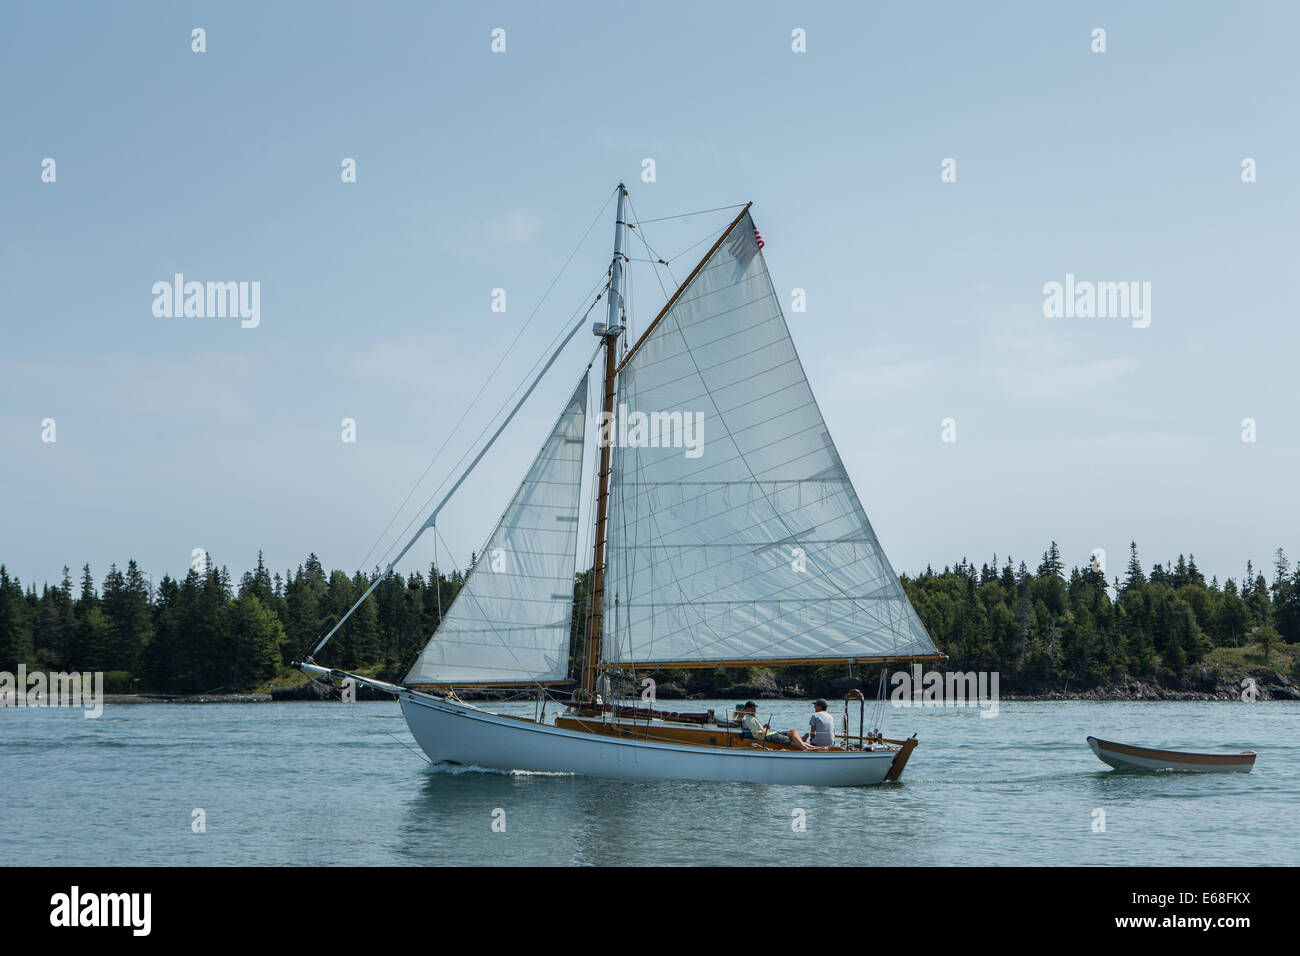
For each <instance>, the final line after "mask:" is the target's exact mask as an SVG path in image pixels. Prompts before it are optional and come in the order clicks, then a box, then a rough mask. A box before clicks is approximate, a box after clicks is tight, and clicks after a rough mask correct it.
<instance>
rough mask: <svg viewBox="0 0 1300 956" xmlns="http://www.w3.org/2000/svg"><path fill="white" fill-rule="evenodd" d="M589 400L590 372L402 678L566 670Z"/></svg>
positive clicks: (500, 676)
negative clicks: (453, 598) (437, 626)
mask: <svg viewBox="0 0 1300 956" xmlns="http://www.w3.org/2000/svg"><path fill="white" fill-rule="evenodd" d="M586 408H587V376H585V375H584V376H583V378H582V381H581V382H580V383H579V385H578V388H577V389H576V390H575V391H574V393H573V397H572V398H570V399H569V401H568V404H567V405H566V406H565V409H564V412H563V413H562V414H561V415H560V418H559V421H557V422H556V424H555V428H554V429H553V430H552V431H551V436H550V438H548V439H547V440H546V444H545V445H544V446H542V450H541V452H540V453H539V454H538V456H537V458H536V460H534V461H533V464H532V467H530V468H529V469H528V473H527V474H526V475H525V476H524V480H523V483H522V484H521V485H520V486H519V490H518V491H517V492H515V496H514V499H513V500H512V501H511V502H510V506H509V507H508V508H506V511H505V514H504V515H502V516H501V521H500V523H498V524H497V527H496V530H495V531H493V532H492V537H491V538H490V539H489V540H488V543H487V545H486V546H485V547H484V549H483V552H482V553H481V554H479V555H478V562H477V564H476V565H475V566H474V568H473V570H472V571H470V573H469V575H468V577H467V578H466V580H465V583H464V585H463V586H462V587H461V590H460V592H459V593H458V594H457V595H456V598H455V600H454V601H452V603H451V606H450V607H449V608H448V609H447V612H446V614H445V615H444V617H443V620H442V623H441V625H440V626H439V628H438V630H437V632H436V633H435V634H434V635H433V637H432V638H431V639H430V640H429V643H428V644H427V645H426V646H425V648H424V651H423V652H422V653H421V654H420V657H419V658H418V659H417V660H416V662H415V665H414V666H413V667H412V668H411V671H410V673H409V674H407V675H406V679H405V683H406V684H408V685H409V684H474V683H532V682H534V681H555V680H564V679H565V678H566V677H567V676H568V670H569V625H570V620H571V618H572V616H573V563H574V555H575V553H576V547H577V541H578V503H579V497H580V495H581V493H582V461H583V437H584V431H585V428H586Z"/></svg>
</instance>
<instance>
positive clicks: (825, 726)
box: [808, 699, 835, 747]
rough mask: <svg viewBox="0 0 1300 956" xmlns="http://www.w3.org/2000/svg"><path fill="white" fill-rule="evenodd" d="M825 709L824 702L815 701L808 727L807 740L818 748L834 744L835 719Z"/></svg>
mask: <svg viewBox="0 0 1300 956" xmlns="http://www.w3.org/2000/svg"><path fill="white" fill-rule="evenodd" d="M826 708H827V704H826V701H824V700H821V699H818V700H817V701H815V702H814V703H813V715H812V722H811V723H810V724H809V725H808V739H809V741H811V742H812V743H813V744H815V745H816V746H818V747H831V746H834V744H835V718H834V717H833V716H831V713H830V711H829V710H827V709H826Z"/></svg>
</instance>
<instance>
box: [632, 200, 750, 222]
mask: <svg viewBox="0 0 1300 956" xmlns="http://www.w3.org/2000/svg"><path fill="white" fill-rule="evenodd" d="M743 205H745V204H744V203H743V202H738V203H735V204H733V205H730V206H715V207H714V208H713V209H700V210H697V211H695V212H683V213H678V214H677V215H676V216H660V217H659V218H658V219H638V220H637V226H638V227H639V226H640V225H641V224H642V223H645V222H667V221H668V220H669V219H686V218H688V217H690V216H702V215H704V214H705V213H709V212H722V211H723V210H724V209H739V208H740V207H741V206H743Z"/></svg>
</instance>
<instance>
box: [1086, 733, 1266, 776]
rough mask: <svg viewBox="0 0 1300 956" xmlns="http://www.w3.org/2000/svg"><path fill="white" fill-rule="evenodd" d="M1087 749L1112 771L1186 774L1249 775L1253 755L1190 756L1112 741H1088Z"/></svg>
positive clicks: (1249, 753)
mask: <svg viewBox="0 0 1300 956" xmlns="http://www.w3.org/2000/svg"><path fill="white" fill-rule="evenodd" d="M1088 746H1089V747H1091V748H1092V752H1093V753H1095V754H1096V755H1097V757H1098V758H1099V759H1100V760H1101V762H1102V763H1106V764H1110V766H1112V767H1114V768H1115V769H1116V770H1190V771H1196V772H1199V773H1250V771H1251V768H1252V767H1254V766H1255V751H1253V750H1243V751H1242V752H1241V753H1235V754H1190V753H1185V752H1183V751H1180V750H1152V749H1151V748H1150V747H1135V746H1133V745H1132V744H1120V743H1116V742H1115V741H1113V740H1098V739H1097V738H1096V737H1089V738H1088Z"/></svg>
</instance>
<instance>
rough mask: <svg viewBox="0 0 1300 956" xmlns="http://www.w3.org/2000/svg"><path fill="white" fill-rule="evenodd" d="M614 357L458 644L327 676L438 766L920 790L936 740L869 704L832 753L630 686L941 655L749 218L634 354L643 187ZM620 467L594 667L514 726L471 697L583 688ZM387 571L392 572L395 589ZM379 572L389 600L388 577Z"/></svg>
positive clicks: (510, 536)
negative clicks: (899, 785)
mask: <svg viewBox="0 0 1300 956" xmlns="http://www.w3.org/2000/svg"><path fill="white" fill-rule="evenodd" d="M616 195H617V199H618V202H617V210H616V215H615V233H614V254H613V259H612V261H611V263H610V266H609V272H608V276H609V281H608V284H607V285H606V287H605V290H604V293H602V294H606V295H607V299H606V310H607V314H606V320H605V321H604V322H597V323H595V324H594V325H593V329H592V331H593V332H594V333H595V335H596V336H597V338H598V340H599V343H598V346H597V351H596V355H595V356H593V359H592V362H591V363H590V364H589V365H588V366H587V367H586V368H587V371H585V372H584V374H583V375H582V376H581V378H580V379H579V381H578V382H577V385H576V387H575V388H574V390H573V393H572V395H571V397H570V398H569V399H568V401H567V402H566V403H565V405H564V407H563V409H562V410H561V411H560V414H559V417H558V418H557V419H556V421H555V424H554V426H553V427H552V429H551V431H550V434H549V436H548V437H547V438H546V440H545V442H544V443H543V445H542V447H541V450H540V451H539V452H538V454H537V456H536V458H535V459H534V460H533V462H532V464H531V466H530V467H529V469H528V471H527V473H526V474H525V475H524V478H523V480H522V482H521V483H520V485H519V487H518V490H517V491H516V492H515V494H514V497H513V498H512V499H511V501H510V503H509V505H508V507H507V508H506V510H505V512H504V514H502V516H501V518H500V520H499V521H498V522H497V525H496V527H495V530H494V531H493V532H492V535H491V537H490V538H489V540H488V542H487V545H486V546H485V548H484V549H483V551H482V552H480V555H481V557H480V559H479V560H478V561H477V563H476V564H475V565H474V566H473V567H472V568H471V570H470V571H469V573H468V575H467V576H466V578H465V580H464V583H463V585H462V587H461V589H460V591H459V592H458V594H457V595H456V597H455V599H454V601H453V603H452V604H451V605H450V606H449V607H448V608H447V610H446V613H445V614H444V615H443V616H442V620H441V621H440V623H439V625H438V627H437V629H436V631H435V633H434V634H433V635H432V636H431V638H430V639H429V641H428V643H427V645H426V646H425V647H424V650H423V651H422V653H421V654H420V655H419V657H418V658H417V659H416V661H415V663H414V665H413V666H412V667H411V669H410V671H409V672H408V673H407V674H406V676H405V678H404V679H403V681H402V682H401V683H400V684H392V683H387V682H384V681H376V680H373V679H370V678H364V677H359V676H357V675H349V674H345V673H344V672H342V671H339V670H336V669H331V668H328V667H323V666H321V665H320V664H318V663H316V660H315V656H316V655H317V654H319V653H320V652H321V649H322V648H323V647H324V646H325V644H326V643H327V642H328V640H329V639H330V637H332V636H333V634H335V633H336V632H337V631H338V628H339V627H341V626H342V624H343V622H344V621H346V620H347V617H348V616H349V615H351V613H352V610H355V608H356V607H358V606H360V604H361V603H362V602H363V601H364V600H365V599H366V597H367V596H368V595H369V593H370V591H367V592H366V594H364V595H362V597H361V598H360V600H358V601H357V603H356V605H354V606H353V608H352V610H349V611H348V612H347V614H345V615H344V616H343V617H342V618H341V619H340V620H339V622H338V623H337V624H336V625H335V626H334V628H333V629H331V630H330V632H329V633H328V634H326V635H325V636H324V637H323V638H322V639H321V641H320V642H319V643H318V644H317V645H316V647H315V648H314V649H313V651H312V654H311V655H310V656H308V657H307V658H306V659H305V660H304V661H303V662H302V663H301V664H300V665H299V666H300V668H301V669H302V670H303V671H304V672H305V673H307V674H308V675H309V676H312V677H314V678H315V677H329V678H331V679H332V680H334V681H335V682H336V683H337V682H338V681H339V680H340V679H349V678H350V679H354V680H356V681H358V682H361V683H366V684H370V685H372V686H374V687H376V688H378V689H381V690H386V691H388V692H389V693H392V694H394V695H395V696H396V697H397V698H398V700H399V702H400V705H401V710H402V713H403V715H404V716H405V718H406V722H407V725H408V726H409V728H410V731H411V734H412V736H413V737H414V738H415V740H416V742H417V743H418V744H419V745H420V747H421V749H422V750H423V751H424V753H425V754H427V755H428V757H429V758H430V760H432V761H435V762H439V763H441V762H450V763H457V764H465V765H472V766H477V767H482V768H490V769H501V770H520V771H558V772H567V773H577V774H598V775H606V776H612V777H622V778H631V779H642V780H646V779H690V780H701V781H742V782H749V783H769V784H804V785H817V786H865V785H873V784H879V783H882V782H884V781H887V780H897V779H898V777H899V775H900V774H901V773H902V771H903V767H904V766H905V765H906V763H907V761H908V758H909V757H910V755H911V753H912V751H913V749H914V748H915V747H916V745H917V740H916V737H915V735H913V736H912V737H911V738H907V739H889V738H885V737H883V736H882V735H881V733H880V731H879V730H878V729H876V730H871V731H868V730H867V728H866V726H865V716H864V714H863V712H862V709H861V708H862V706H863V705H862V703H861V701H862V695H861V694H860V693H859V692H857V691H853V692H851V694H850V696H851V697H853V698H854V699H856V700H858V701H859V702H860V704H859V726H858V733H857V734H856V735H851V734H850V728H849V721H848V716H849V713H848V702H847V701H846V702H845V720H844V722H843V724H842V726H841V728H840V733H838V734H837V736H835V737H834V738H833V745H832V746H830V747H829V748H827V749H818V750H811V751H806V750H801V749H796V748H795V746H794V745H793V744H782V743H777V742H774V741H772V740H769V739H762V740H758V739H754V738H753V737H752V736H750V735H747V734H745V733H743V732H742V730H741V729H740V728H739V726H738V725H737V724H736V723H735V722H734V721H732V720H730V719H728V715H727V714H725V713H724V714H717V713H715V712H714V711H711V710H710V711H705V712H701V713H679V712H672V711H666V710H662V709H658V708H657V707H656V706H655V703H654V701H653V699H650V700H643V699H642V698H641V697H639V696H634V695H633V694H629V695H627V698H626V702H625V703H620V702H619V701H620V700H622V699H624V698H623V697H621V696H620V695H621V692H620V691H619V690H618V689H617V688H625V687H628V686H631V687H633V688H637V687H639V686H642V685H639V684H638V683H637V680H638V678H640V677H643V676H644V675H648V674H652V673H654V672H656V671H660V670H663V669H666V668H673V669H678V668H701V667H707V668H718V667H758V666H792V665H808V666H818V665H825V664H832V663H837V662H838V663H843V664H847V665H850V666H853V665H857V666H859V667H861V668H866V667H868V666H873V665H888V664H891V663H895V662H898V663H914V662H926V661H939V660H942V659H944V656H943V655H942V654H940V653H939V652H938V651H937V649H936V647H935V645H934V643H933V642H932V640H931V639H930V636H929V635H928V633H927V632H926V629H925V627H924V625H923V624H922V622H921V620H920V618H919V617H918V616H917V613H916V611H915V609H914V608H913V607H912V605H911V603H910V602H909V601H908V598H907V596H906V594H905V593H904V591H903V588H902V585H901V583H900V582H899V580H898V577H897V575H896V574H895V573H894V570H893V568H892V567H891V566H890V564H889V561H888V559H887V558H886V556H885V554H884V552H883V551H882V550H881V547H880V544H879V542H878V540H877V539H876V535H875V533H874V531H873V530H872V527H871V523H870V522H869V521H868V519H867V515H866V512H865V511H864V510H863V507H862V504H861V503H860V501H859V500H858V496H857V494H856V492H855V491H854V488H853V484H852V482H851V481H850V480H849V476H848V473H847V472H846V470H845V468H844V464H843V462H842V461H841V459H840V456H839V453H838V451H837V449H836V447H835V444H834V442H833V441H832V440H831V437H830V434H829V432H828V431H827V428H826V423H825V421H824V420H823V418H822V414H821V411H820V409H819V408H818V405H817V402H816V400H815V399H814V397H813V393H812V390H811V387H810V386H809V383H808V379H807V377H806V376H805V374H804V370H803V366H802V364H801V363H800V361H799V357H798V355H797V353H796V351H795V347H794V342H793V341H792V339H791V336H790V330H789V328H788V326H787V324H786V321H785V317H784V315H783V313H782V309H781V304H780V302H779V300H778V297H777V294H776V291H775V289H774V287H773V285H772V280H771V278H770V276H769V274H768V270H767V266H766V263H765V260H764V256H763V248H764V243H763V240H762V238H761V235H760V233H759V232H758V229H757V228H756V226H755V225H754V220H753V218H752V216H751V213H750V208H751V206H752V204H746V205H745V206H744V208H742V209H741V210H740V212H739V213H738V214H737V215H736V216H735V218H734V219H733V220H732V221H731V222H730V224H729V225H728V226H727V227H726V228H725V229H723V230H722V232H721V234H720V235H719V237H718V238H717V240H716V241H715V242H714V243H713V245H712V247H711V248H710V249H709V250H708V252H707V253H706V254H705V255H704V257H703V258H702V259H701V260H700V261H699V263H698V264H697V265H696V266H695V267H694V269H693V270H692V271H691V272H690V274H689V275H688V276H687V277H686V279H685V281H684V282H682V283H681V285H680V286H679V287H678V288H677V289H676V291H674V292H673V293H672V295H671V296H669V297H668V300H667V302H666V303H665V304H664V306H663V308H662V309H661V310H660V311H659V313H658V315H656V316H655V318H654V320H653V321H652V322H650V323H649V325H648V326H647V327H646V328H645V330H644V332H642V333H641V335H640V336H639V337H638V338H636V340H635V341H633V342H630V343H629V342H628V341H626V332H627V329H628V316H627V306H626V301H625V298H624V285H623V283H624V264H625V262H628V261H630V260H629V259H628V257H626V256H625V254H624V252H623V247H624V240H625V237H626V235H627V234H628V232H629V230H630V229H633V228H635V224H629V223H628V222H627V221H626V218H625V202H626V200H627V190H626V188H625V187H624V186H623V185H622V184H620V185H619V187H618V189H617V193H616ZM585 323H586V317H584V318H583V319H582V320H580V322H579V325H578V326H575V327H574V329H573V330H571V331H570V332H569V333H568V338H566V339H565V340H564V341H563V342H561V343H560V346H559V347H558V348H557V349H556V350H555V352H554V353H553V354H552V355H551V356H550V359H549V360H548V361H547V362H546V363H545V365H544V366H543V368H542V369H541V371H540V373H539V374H538V376H537V378H536V379H534V380H533V382H532V383H531V384H530V386H529V387H528V389H527V390H526V391H525V392H524V393H523V395H522V397H521V398H520V399H519V402H518V404H516V405H515V406H514V408H513V409H512V410H511V412H510V413H509V414H508V415H507V416H506V417H505V419H504V420H503V421H502V423H501V425H500V426H499V427H498V429H497V430H496V433H495V434H494V435H493V436H492V437H491V439H489V441H488V442H487V443H486V444H485V445H484V446H483V448H482V449H481V450H480V452H479V454H478V455H477V457H476V458H475V459H474V461H473V462H471V464H470V466H469V467H468V468H467V469H466V470H465V472H464V473H463V474H462V475H461V476H460V477H459V478H458V480H457V481H456V482H455V483H454V484H453V486H452V487H451V489H450V491H449V492H448V493H447V495H446V496H445V497H444V498H443V499H442V501H441V502H440V503H439V504H438V506H437V507H436V508H435V509H434V510H433V512H432V514H430V515H429V517H428V518H427V519H426V520H425V522H424V523H423V525H422V526H421V527H420V528H419V529H418V530H417V531H416V533H415V536H414V537H412V538H411V540H410V542H408V543H407V544H406V546H405V547H404V548H403V549H402V550H401V552H400V553H398V555H397V556H396V557H395V558H394V559H393V560H392V562H391V563H390V564H389V566H388V570H391V569H392V568H393V567H394V566H395V565H396V563H397V562H398V561H399V560H400V559H401V558H402V556H403V555H405V554H406V552H407V551H408V550H409V549H410V548H411V546H412V545H413V544H414V543H415V541H416V540H417V539H418V538H419V537H420V535H421V534H422V533H423V532H424V531H426V530H428V529H429V528H432V527H435V526H436V522H437V519H438V514H439V512H440V511H441V510H442V508H443V507H444V506H445V505H446V504H447V502H448V500H450V498H451V497H452V495H454V494H455V493H456V490H457V489H458V488H459V487H460V486H461V484H462V483H463V482H464V481H465V480H466V478H467V477H468V476H469V474H470V473H471V472H472V471H473V470H474V467H475V466H476V465H477V464H478V462H479V461H481V460H482V457H483V455H484V454H485V453H486V451H487V449H488V448H489V447H491V445H492V443H493V442H494V441H495V440H496V438H497V437H498V436H499V435H500V434H501V433H502V431H504V429H505V427H506V426H507V425H508V424H509V422H510V420H511V419H512V418H513V417H514V415H515V413H516V412H517V411H518V409H519V408H520V407H521V406H522V405H523V403H524V402H525V401H527V399H528V397H529V395H530V394H531V393H532V391H533V389H534V388H535V387H536V386H537V383H538V382H539V381H540V380H541V378H542V377H543V376H545V375H547V374H548V372H549V370H550V369H551V367H552V366H553V365H554V363H555V362H556V360H557V358H558V356H559V355H560V352H561V351H562V350H563V349H564V347H565V346H566V345H567V344H568V342H569V341H570V340H571V339H572V337H573V336H574V335H575V334H576V332H577V331H578V329H579V328H581V327H583V326H585ZM602 354H603V363H601V364H603V378H602V380H601V383H600V386H601V387H600V392H599V395H600V397H601V400H600V406H601V407H600V418H599V429H591V430H590V431H594V432H598V434H597V435H596V437H595V438H594V439H592V440H588V432H589V429H588V420H587V419H588V409H587V405H588V401H587V395H588V387H589V380H588V376H589V375H590V374H591V369H593V368H595V367H596V365H597V359H598V358H599V357H602ZM588 445H594V446H595V448H594V449H592V451H593V453H594V457H596V458H597V459H598V460H597V461H596V463H595V465H594V468H595V475H596V477H597V481H596V489H595V494H594V498H593V503H592V506H591V507H590V509H589V510H590V511H592V512H594V516H593V517H594V531H593V533H592V548H593V550H592V551H591V552H590V553H591V556H592V563H591V565H590V566H591V574H590V587H589V600H588V609H587V612H586V620H585V634H584V640H583V648H582V655H581V667H580V673H578V674H577V675H576V688H575V689H574V690H573V691H572V693H571V695H570V699H569V700H567V701H563V702H560V704H559V705H558V706H557V712H556V713H554V714H553V715H552V717H551V719H550V720H549V721H548V720H547V719H546V715H545V703H542V704H541V705H540V710H539V711H535V716H533V717H526V716H517V715H509V714H502V713H494V712H492V711H491V710H490V709H488V708H484V707H479V706H477V705H475V704H473V703H471V702H468V701H465V700H463V699H461V697H460V696H459V695H458V694H457V688H460V689H462V690H464V689H466V688H474V687H483V686H494V687H502V686H515V687H525V688H537V689H538V690H539V692H540V693H544V694H546V695H548V697H549V695H550V693H551V692H550V690H549V688H552V687H554V686H555V685H557V684H565V683H569V682H571V681H573V675H571V674H570V663H569V661H570V647H569V645H570V635H571V632H572V631H573V630H574V629H573V628H572V623H573V622H572V615H573V613H574V610H573V609H574V604H575V601H574V568H575V564H576V562H577V560H578V559H577V552H576V549H577V548H578V546H579V524H580V516H579V504H580V500H581V494H582V488H583V470H584V461H585V456H586V454H587V452H588V450H589V449H588V447H587V446H588ZM386 573H387V571H385V574H386ZM382 577H383V575H379V576H378V577H377V578H376V580H375V584H373V585H372V586H371V589H370V590H371V591H372V590H373V589H374V587H375V586H376V585H377V584H378V582H379V580H381V579H382Z"/></svg>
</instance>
